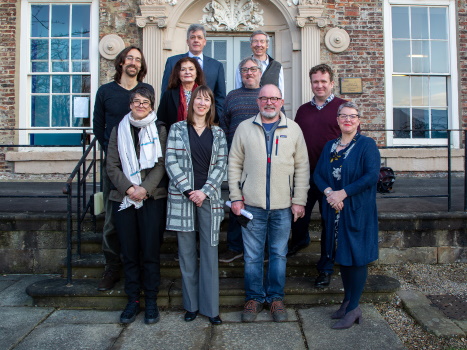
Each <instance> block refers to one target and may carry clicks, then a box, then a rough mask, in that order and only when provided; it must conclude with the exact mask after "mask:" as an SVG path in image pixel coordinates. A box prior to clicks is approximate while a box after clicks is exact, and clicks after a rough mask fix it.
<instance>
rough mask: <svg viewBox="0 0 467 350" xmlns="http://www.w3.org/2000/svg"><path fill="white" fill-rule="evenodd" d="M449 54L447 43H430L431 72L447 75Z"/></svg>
mask: <svg viewBox="0 0 467 350" xmlns="http://www.w3.org/2000/svg"><path fill="white" fill-rule="evenodd" d="M448 55H449V53H448V42H447V41H432V42H431V72H432V73H449V56H448Z"/></svg>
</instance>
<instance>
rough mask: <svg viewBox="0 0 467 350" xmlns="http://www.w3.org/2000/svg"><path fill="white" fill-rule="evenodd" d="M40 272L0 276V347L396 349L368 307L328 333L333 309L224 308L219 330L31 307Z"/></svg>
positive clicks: (165, 318) (199, 323) (174, 316)
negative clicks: (244, 316)
mask: <svg viewBox="0 0 467 350" xmlns="http://www.w3.org/2000/svg"><path fill="white" fill-rule="evenodd" d="M44 278H47V276H44V275H5V276H1V277H0V315H1V317H0V344H1V345H0V348H2V349H15V350H20V349H21V350H23V349H27V350H31V349H41V350H42V349H44V350H45V349H47V350H55V349H57V350H58V349H60V350H62V349H68V350H74V349H99V350H100V349H131V350H137V349H158V350H164V349H170V350H178V349H190V350H194V349H216V350H220V349H226V350H227V349H232V350H233V349H235V350H237V349H242V350H248V349H252V350H262V349H280V350H285V349H297V350H298V349H320V350H327V349H329V350H331V349H332V350H339V349H342V350H344V349H345V350H347V349H362V350H365V349H368V350H374V349H378V350H386V349H387V350H396V349H404V346H403V344H402V342H401V341H400V340H399V339H398V337H397V336H396V334H395V333H394V332H393V331H392V330H391V329H390V327H389V325H388V324H387V322H386V321H385V320H384V319H383V317H382V316H381V315H380V314H379V313H378V311H377V310H376V309H375V307H374V306H373V305H371V304H364V305H362V310H363V314H364V320H363V322H362V323H361V324H359V325H355V326H353V327H352V328H350V329H348V330H333V329H331V326H332V324H333V323H334V322H335V321H334V320H331V318H330V315H331V313H332V312H334V311H335V309H336V306H316V307H309V308H303V309H292V308H289V309H288V315H289V321H288V322H285V323H280V324H279V323H274V322H272V319H271V316H270V314H269V312H267V311H263V312H262V313H261V314H260V315H259V316H258V319H257V321H256V322H254V323H252V324H245V323H241V322H240V311H239V310H224V311H223V312H221V318H222V319H223V321H224V323H223V324H222V325H221V326H211V324H210V323H209V321H208V319H207V318H206V317H202V316H199V317H198V318H197V319H196V320H195V321H193V322H189V323H187V322H185V321H184V320H183V315H184V312H183V311H162V312H161V320H160V321H159V323H157V324H154V325H146V324H144V322H143V317H144V313H140V315H138V317H137V319H136V321H135V322H134V323H132V324H130V325H127V326H123V325H121V324H119V322H118V320H119V316H120V312H119V311H98V310H59V309H54V308H42V307H34V306H33V305H32V300H31V298H30V297H29V296H27V295H26V293H25V288H26V286H27V285H29V284H31V283H33V282H35V281H37V280H40V279H44Z"/></svg>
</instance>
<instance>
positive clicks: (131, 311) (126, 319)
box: [120, 300, 139, 323]
mask: <svg viewBox="0 0 467 350" xmlns="http://www.w3.org/2000/svg"><path fill="white" fill-rule="evenodd" d="M138 313H139V300H131V301H129V302H128V304H126V307H125V310H123V312H122V314H121V315H120V322H121V323H131V322H133V321H134V320H135V319H136V315H138Z"/></svg>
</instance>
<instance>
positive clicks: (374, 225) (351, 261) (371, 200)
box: [314, 135, 381, 266]
mask: <svg viewBox="0 0 467 350" xmlns="http://www.w3.org/2000/svg"><path fill="white" fill-rule="evenodd" d="M334 142H335V140H332V141H329V142H328V143H326V145H325V146H324V149H323V152H322V153H321V156H320V158H319V161H318V164H317V166H316V169H315V172H314V180H315V183H316V185H317V186H318V188H319V190H320V191H321V192H324V190H325V189H326V188H327V187H331V188H332V189H335V188H336V186H335V183H334V181H335V179H334V177H333V176H332V164H331V162H330V158H331V154H330V150H331V146H332V144H333V143H334ZM380 165H381V161H380V154H379V150H378V148H377V147H376V143H375V141H374V140H373V139H371V138H369V137H366V136H363V135H360V137H359V138H358V139H357V141H356V143H355V145H354V147H353V149H352V150H351V151H350V153H349V155H348V157H347V158H346V159H345V161H344V163H343V165H342V173H341V176H342V188H343V189H344V190H345V192H346V193H347V198H346V199H344V208H343V209H342V211H341V214H340V219H339V229H338V233H337V249H336V255H335V260H336V262H338V263H339V264H340V265H344V266H363V265H366V264H368V263H370V262H372V261H374V260H376V259H378V212H377V208H376V183H377V182H378V175H379V169H380ZM335 217H336V211H335V210H334V209H333V208H332V207H331V206H330V205H329V204H328V203H327V201H326V197H324V196H323V218H324V221H325V223H326V253H327V255H328V257H332V256H333V250H334V247H335V244H336V241H335V238H334V235H335V234H334V227H335V225H334V220H335Z"/></svg>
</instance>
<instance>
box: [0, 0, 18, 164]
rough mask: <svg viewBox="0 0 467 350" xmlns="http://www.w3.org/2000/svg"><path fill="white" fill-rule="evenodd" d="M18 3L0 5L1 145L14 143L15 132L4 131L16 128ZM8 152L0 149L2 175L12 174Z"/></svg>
mask: <svg viewBox="0 0 467 350" xmlns="http://www.w3.org/2000/svg"><path fill="white" fill-rule="evenodd" d="M16 2H17V1H16V0H2V1H1V3H0V6H1V11H0V23H1V24H2V25H1V26H0V72H1V77H2V78H1V80H0V129H1V130H0V144H8V143H13V142H14V132H13V131H7V130H4V129H5V128H14V127H15V101H17V99H16V98H15V61H16V60H15V55H16ZM6 150H7V149H6V148H4V147H0V173H1V172H11V165H10V164H9V163H8V162H6V161H5V151H6ZM8 150H11V149H8Z"/></svg>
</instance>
